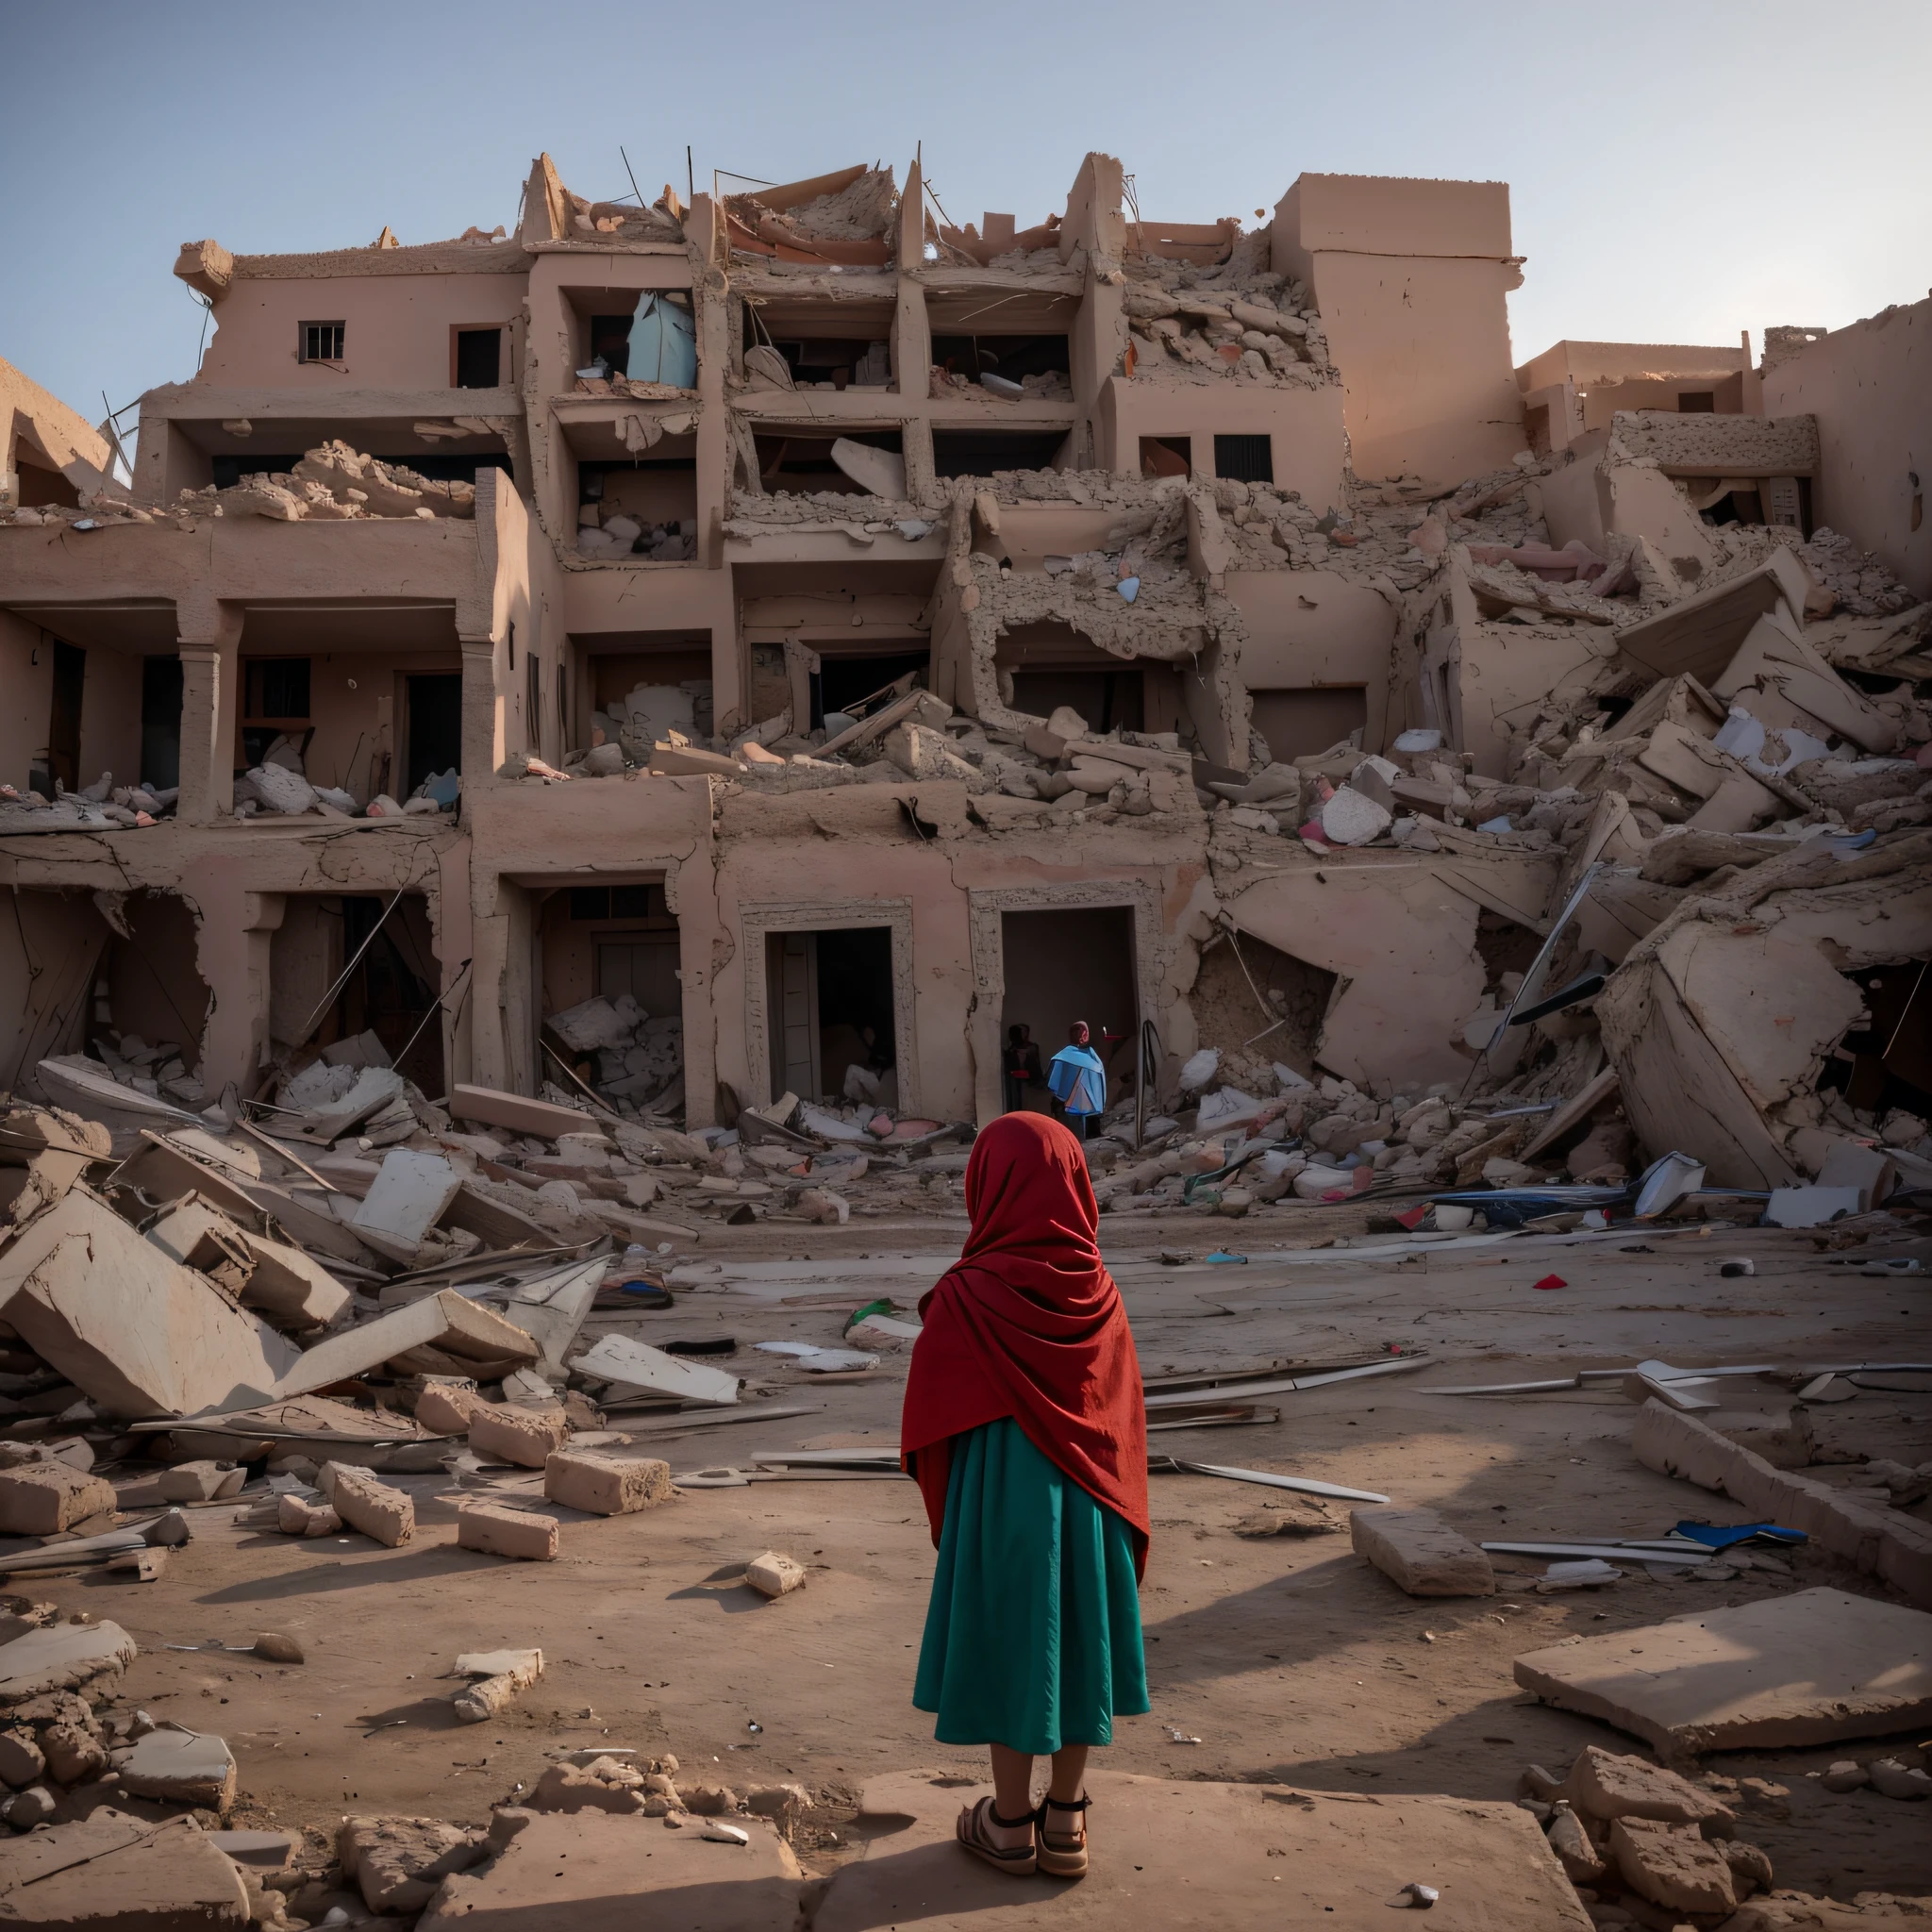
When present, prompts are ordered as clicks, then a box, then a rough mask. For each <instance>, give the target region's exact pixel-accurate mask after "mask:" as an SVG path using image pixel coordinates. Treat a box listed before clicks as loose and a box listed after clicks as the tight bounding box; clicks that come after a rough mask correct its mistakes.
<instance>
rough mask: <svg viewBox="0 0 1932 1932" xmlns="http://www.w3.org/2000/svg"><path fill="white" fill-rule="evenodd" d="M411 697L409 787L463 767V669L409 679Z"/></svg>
mask: <svg viewBox="0 0 1932 1932" xmlns="http://www.w3.org/2000/svg"><path fill="white" fill-rule="evenodd" d="M406 682H407V685H408V700H409V746H408V754H409V769H408V772H407V773H406V774H404V783H405V784H406V785H407V787H408V790H410V791H414V790H415V789H416V787H417V786H418V785H420V784H422V782H423V781H424V780H425V778H428V777H431V776H433V775H435V774H439V773H442V772H460V771H461V770H462V769H463V677H462V673H461V672H459V671H456V672H436V673H430V674H425V675H421V676H415V677H410V678H408V679H407V680H406Z"/></svg>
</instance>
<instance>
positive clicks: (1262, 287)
mask: <svg viewBox="0 0 1932 1932" xmlns="http://www.w3.org/2000/svg"><path fill="white" fill-rule="evenodd" d="M1147 266H1148V267H1150V268H1153V267H1154V266H1155V264H1154V263H1152V262H1150V263H1148V264H1147ZM1241 283H1242V286H1241V287H1238V288H1237V287H1216V286H1214V285H1212V284H1209V283H1204V281H1203V280H1202V279H1201V278H1199V277H1196V276H1191V275H1190V272H1189V271H1188V270H1186V269H1185V268H1182V267H1181V266H1180V265H1179V264H1177V263H1176V264H1173V265H1171V266H1169V267H1167V269H1166V271H1165V273H1156V274H1154V275H1147V276H1146V277H1145V278H1136V279H1131V280H1129V282H1128V284H1127V288H1126V293H1125V295H1124V298H1123V306H1124V308H1125V310H1126V315H1127V326H1128V329H1129V330H1130V331H1131V334H1132V344H1131V347H1130V348H1129V351H1128V356H1129V363H1130V367H1129V374H1131V375H1135V376H1136V377H1141V376H1145V375H1158V376H1159V377H1162V378H1165V379H1170V380H1176V381H1183V382H1208V381H1223V380H1235V381H1247V382H1288V383H1291V384H1293V385H1295V386H1297V387H1300V388H1305V389H1314V388H1319V387H1320V386H1321V385H1322V384H1323V383H1324V382H1332V381H1334V380H1335V379H1336V378H1335V376H1334V374H1333V365H1332V364H1331V363H1330V361H1329V359H1328V344H1327V339H1326V338H1325V337H1324V334H1323V333H1322V319H1321V317H1320V315H1318V314H1317V313H1315V311H1314V310H1313V308H1310V307H1308V306H1307V291H1306V290H1305V289H1303V287H1302V285H1301V284H1300V283H1299V282H1290V281H1288V280H1287V278H1286V277H1284V276H1281V275H1271V274H1258V275H1248V276H1244V277H1242V278H1241Z"/></svg>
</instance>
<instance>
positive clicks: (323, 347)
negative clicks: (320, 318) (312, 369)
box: [296, 322, 348, 362]
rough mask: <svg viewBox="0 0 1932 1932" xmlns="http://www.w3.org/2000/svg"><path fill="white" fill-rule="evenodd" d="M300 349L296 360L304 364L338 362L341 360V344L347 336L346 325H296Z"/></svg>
mask: <svg viewBox="0 0 1932 1932" xmlns="http://www.w3.org/2000/svg"><path fill="white" fill-rule="evenodd" d="M296 327H297V328H298V329H299V331H300V340H301V348H300V351H299V354H298V359H299V360H301V361H304V362H340V361H341V359H342V342H343V338H344V337H345V335H346V334H347V331H348V325H347V324H346V323H341V322H304V323H298V324H297V325H296Z"/></svg>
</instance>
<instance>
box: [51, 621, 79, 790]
mask: <svg viewBox="0 0 1932 1932" xmlns="http://www.w3.org/2000/svg"><path fill="white" fill-rule="evenodd" d="M86 685H87V653H86V652H85V651H83V650H82V649H80V647H79V646H78V645H77V644H64V643H62V642H61V641H60V640H59V639H58V638H56V639H55V640H54V703H53V707H52V708H51V709H50V711H49V713H48V716H47V766H48V770H49V772H50V774H51V775H52V776H54V777H55V778H58V780H59V781H60V783H61V784H63V785H64V786H66V788H67V789H68V791H75V790H76V789H78V787H79V784H80V708H81V701H82V697H83V694H84V692H85V690H86Z"/></svg>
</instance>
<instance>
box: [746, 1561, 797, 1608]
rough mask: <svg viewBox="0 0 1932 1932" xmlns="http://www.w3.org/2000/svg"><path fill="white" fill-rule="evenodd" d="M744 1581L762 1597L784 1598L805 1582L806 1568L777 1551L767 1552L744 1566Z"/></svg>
mask: <svg viewBox="0 0 1932 1932" xmlns="http://www.w3.org/2000/svg"><path fill="white" fill-rule="evenodd" d="M744 1580H745V1581H746V1582H747V1583H748V1584H750V1585H751V1587H752V1588H753V1589H754V1590H755V1591H758V1594H759V1595H760V1596H768V1597H771V1596H783V1595H784V1594H785V1593H786V1591H791V1590H797V1589H798V1588H799V1587H800V1586H801V1585H802V1584H803V1583H804V1582H805V1566H804V1565H803V1564H801V1563H798V1562H795V1561H794V1560H793V1559H792V1558H791V1557H786V1556H781V1555H780V1554H779V1553H778V1552H777V1551H776V1550H767V1551H766V1552H765V1553H764V1555H763V1556H761V1557H753V1558H752V1559H751V1561H750V1562H749V1563H747V1564H746V1565H745V1566H744Z"/></svg>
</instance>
